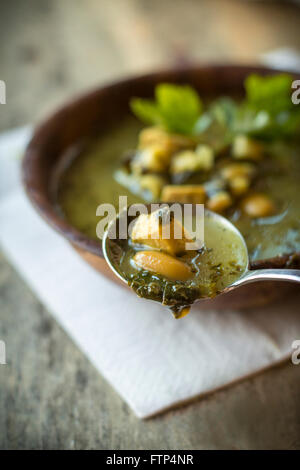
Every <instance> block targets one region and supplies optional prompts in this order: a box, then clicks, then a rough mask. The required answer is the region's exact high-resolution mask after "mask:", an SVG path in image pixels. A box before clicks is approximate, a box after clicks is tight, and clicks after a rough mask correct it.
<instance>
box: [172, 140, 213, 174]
mask: <svg viewBox="0 0 300 470" xmlns="http://www.w3.org/2000/svg"><path fill="white" fill-rule="evenodd" d="M213 162H214V153H213V150H212V149H211V147H208V146H207V145H200V146H198V147H197V151H192V150H185V151H182V152H180V153H177V154H176V155H174V157H173V158H172V161H171V165H170V172H171V174H178V173H184V172H195V171H201V170H202V171H207V170H210V169H211V168H212V166H213Z"/></svg>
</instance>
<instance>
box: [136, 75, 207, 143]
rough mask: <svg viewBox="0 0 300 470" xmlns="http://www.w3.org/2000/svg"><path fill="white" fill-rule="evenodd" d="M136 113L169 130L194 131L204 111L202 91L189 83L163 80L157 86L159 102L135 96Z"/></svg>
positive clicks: (178, 131)
mask: <svg viewBox="0 0 300 470" xmlns="http://www.w3.org/2000/svg"><path fill="white" fill-rule="evenodd" d="M130 106H131V109H132V111H133V113H134V114H135V115H136V116H137V117H138V118H139V119H141V120H142V121H144V122H146V123H147V124H152V125H159V126H161V127H163V128H164V129H166V130H167V131H169V132H174V133H178V134H186V135H189V134H192V133H193V128H194V125H195V123H196V121H197V119H198V118H199V116H200V114H201V111H202V102H201V100H200V97H199V95H198V93H197V92H196V91H195V90H194V89H193V88H192V87H191V86H189V85H174V84H171V83H161V84H159V85H157V86H156V88H155V101H154V100H148V99H142V98H133V99H132V100H131V101H130Z"/></svg>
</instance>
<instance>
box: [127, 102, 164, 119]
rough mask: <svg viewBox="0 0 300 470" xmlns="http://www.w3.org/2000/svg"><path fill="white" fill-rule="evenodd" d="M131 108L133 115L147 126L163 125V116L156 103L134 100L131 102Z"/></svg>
mask: <svg viewBox="0 0 300 470" xmlns="http://www.w3.org/2000/svg"><path fill="white" fill-rule="evenodd" d="M130 107H131V110H132V111H133V113H134V114H135V115H136V116H137V117H138V118H139V119H140V120H141V121H143V122H145V123H146V124H152V125H160V124H162V116H161V114H160V112H159V109H158V106H157V104H156V103H155V102H154V101H152V100H146V99H142V98H132V100H131V101H130Z"/></svg>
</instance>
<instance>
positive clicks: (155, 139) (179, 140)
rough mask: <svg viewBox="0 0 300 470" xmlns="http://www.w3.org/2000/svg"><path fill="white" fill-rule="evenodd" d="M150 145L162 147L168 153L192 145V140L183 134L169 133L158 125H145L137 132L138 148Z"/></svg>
mask: <svg viewBox="0 0 300 470" xmlns="http://www.w3.org/2000/svg"><path fill="white" fill-rule="evenodd" d="M152 145H158V146H160V147H163V148H164V149H165V151H166V153H168V154H169V155H170V154H172V153H174V152H177V151H178V150H180V149H183V148H190V147H193V145H194V141H193V140H192V139H191V138H189V137H186V136H184V135H179V134H170V133H168V132H167V131H165V130H163V129H161V128H160V127H146V128H145V129H143V130H142V131H141V132H140V134H139V148H140V149H144V148H147V147H149V146H152Z"/></svg>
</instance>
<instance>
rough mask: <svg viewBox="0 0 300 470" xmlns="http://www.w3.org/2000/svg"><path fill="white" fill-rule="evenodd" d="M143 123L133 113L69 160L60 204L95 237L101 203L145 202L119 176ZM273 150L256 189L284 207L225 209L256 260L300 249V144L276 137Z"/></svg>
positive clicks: (59, 194)
mask: <svg viewBox="0 0 300 470" xmlns="http://www.w3.org/2000/svg"><path fill="white" fill-rule="evenodd" d="M140 129H141V125H140V124H139V123H138V122H137V121H136V120H135V119H133V118H128V119H127V120H125V121H123V122H122V123H121V124H120V125H119V126H118V128H116V129H112V130H111V131H110V132H109V133H108V134H107V135H105V136H103V137H99V138H98V139H94V140H91V141H90V142H89V144H88V145H87V146H86V147H85V149H84V150H83V151H82V152H80V153H79V154H78V155H77V156H76V157H75V158H73V159H71V161H69V162H68V164H67V165H66V168H65V170H64V171H63V172H62V174H61V176H60V178H59V181H58V188H57V202H58V207H59V210H60V211H61V212H62V214H63V215H64V217H65V218H66V219H67V220H68V222H70V224H71V225H73V226H74V227H76V228H77V229H78V230H80V231H81V232H83V233H85V234H86V235H88V236H90V237H93V238H96V225H97V223H98V222H99V220H100V219H99V217H97V216H96V208H97V206H98V205H99V204H102V203H111V204H113V205H115V206H116V207H118V198H119V195H125V196H127V197H128V203H129V204H132V203H136V202H144V201H143V200H142V199H141V197H139V196H136V195H134V194H132V193H131V192H130V191H129V190H128V189H126V188H124V187H123V186H121V185H120V184H118V183H117V182H116V180H115V179H114V176H113V175H114V173H115V171H116V170H117V169H118V167H119V165H120V159H121V156H122V155H123V154H124V151H126V150H128V149H134V148H135V147H136V143H137V137H138V133H139V131H140ZM268 153H269V155H268V156H267V157H266V158H265V159H264V161H263V162H262V164H261V166H260V173H259V176H258V178H257V179H256V180H255V182H254V184H253V189H254V190H258V191H263V192H264V193H266V194H268V195H270V196H271V198H272V199H273V200H274V201H275V203H276V207H277V209H278V210H277V213H276V215H274V216H271V217H266V218H259V219H250V218H249V217H247V216H245V215H242V214H241V212H240V211H239V209H238V208H237V207H235V208H231V209H230V210H229V211H228V212H227V213H225V215H226V216H227V217H228V218H229V219H230V220H231V221H232V222H233V223H234V224H235V225H236V226H237V228H238V229H239V230H240V231H241V232H242V234H243V235H244V237H245V240H246V243H247V246H248V250H249V256H250V259H251V260H257V259H265V258H270V257H273V256H276V255H280V254H288V253H293V252H295V251H300V230H299V229H300V198H299V182H300V146H299V144H290V145H289V144H287V143H281V142H280V143H272V144H270V145H269V146H268ZM220 162H221V163H220V164H222V159H220ZM190 182H192V183H198V182H199V183H202V182H203V176H201V175H197V174H195V175H193V177H192V179H191V181H187V182H186V183H190ZM148 202H149V201H148Z"/></svg>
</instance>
